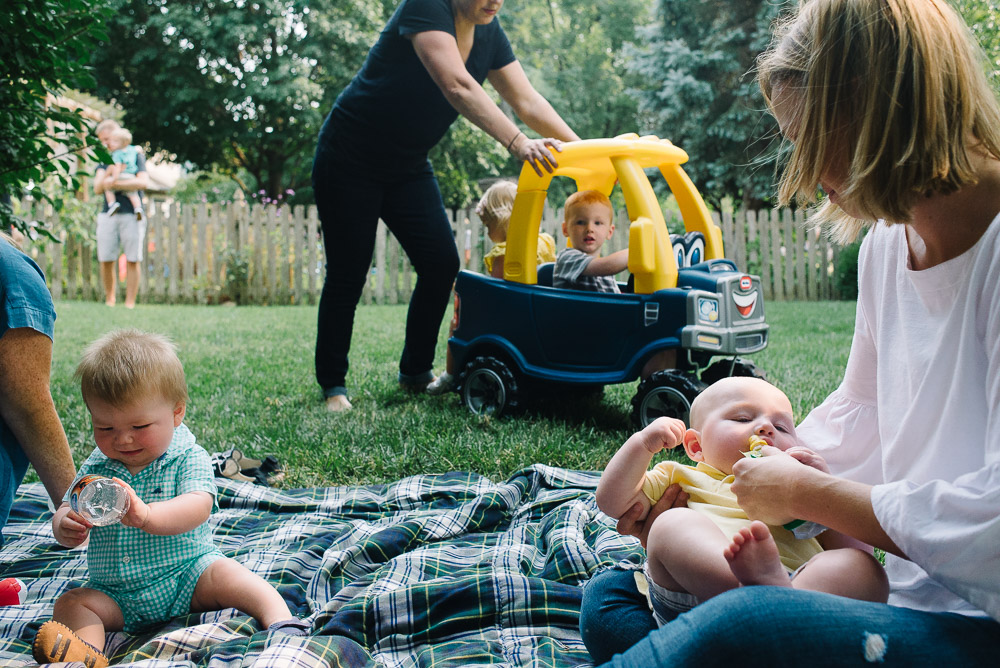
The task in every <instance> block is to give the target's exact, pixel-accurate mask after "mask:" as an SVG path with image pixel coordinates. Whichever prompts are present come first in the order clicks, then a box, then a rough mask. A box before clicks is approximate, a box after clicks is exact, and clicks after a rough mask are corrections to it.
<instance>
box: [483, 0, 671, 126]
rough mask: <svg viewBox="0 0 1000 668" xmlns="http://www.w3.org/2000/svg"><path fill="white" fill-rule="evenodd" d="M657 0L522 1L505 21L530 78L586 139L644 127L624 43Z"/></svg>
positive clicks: (510, 8)
mask: <svg viewBox="0 0 1000 668" xmlns="http://www.w3.org/2000/svg"><path fill="white" fill-rule="evenodd" d="M652 6H653V0H564V1H563V2H559V3H555V2H544V3H539V2H516V3H509V4H507V5H505V6H504V8H503V10H502V12H501V14H500V21H501V23H502V24H503V26H504V29H505V30H506V32H507V34H508V36H509V37H510V40H511V44H512V45H513V47H514V53H515V55H517V57H518V60H519V61H520V62H521V64H522V66H523V67H524V69H525V72H527V74H528V78H529V79H530V80H531V82H532V84H533V85H534V86H535V88H537V89H538V90H539V92H541V93H542V95H544V96H545V97H546V99H548V100H549V102H551V103H552V106H553V107H555V109H556V111H557V112H559V114H560V115H561V116H562V117H563V118H564V119H565V120H566V122H567V123H569V125H570V127H571V128H573V130H574V131H576V133H577V134H578V135H580V137H582V138H589V137H613V136H615V135H618V134H621V133H623V132H635V131H637V130H638V120H637V118H636V113H637V103H636V100H635V98H634V96H633V95H632V94H631V93H630V91H629V88H630V87H631V86H634V85H637V84H638V83H639V80H638V79H637V78H636V77H635V76H634V75H632V74H630V73H629V72H628V71H627V70H626V69H625V62H624V57H623V55H622V48H623V45H624V44H626V43H627V42H629V41H631V40H632V39H634V38H635V29H636V26H638V25H643V24H645V23H646V22H647V21H648V20H649V17H650V13H651V9H652Z"/></svg>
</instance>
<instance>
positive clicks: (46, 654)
mask: <svg viewBox="0 0 1000 668" xmlns="http://www.w3.org/2000/svg"><path fill="white" fill-rule="evenodd" d="M31 654H32V656H34V657H35V661H37V662H38V663H60V662H64V661H66V662H68V661H79V662H80V663H82V664H83V665H84V666H86V667H87V668H105V666H107V665H108V657H106V656H104V652H101V651H100V650H99V649H97V648H96V647H94V646H93V645H91V644H90V643H89V642H87V641H86V640H84V639H83V638H81V637H80V636H78V635H76V634H75V633H73V631H71V630H70V628H69V627H68V626H66V625H65V624H60V623H59V622H56V621H48V622H45V623H44V624H42V626H41V627H40V628H39V629H38V633H37V634H35V642H34V643H32V645H31Z"/></svg>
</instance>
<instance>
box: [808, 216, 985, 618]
mask: <svg viewBox="0 0 1000 668" xmlns="http://www.w3.org/2000/svg"><path fill="white" fill-rule="evenodd" d="M858 271H859V285H860V295H859V298H858V308H857V320H856V322H855V328H854V341H853V343H852V344H851V355H850V358H849V360H848V363H847V370H846V372H845V374H844V380H843V382H842V383H841V385H840V387H839V388H837V390H835V391H834V392H833V394H831V395H830V396H829V397H828V398H827V399H826V400H825V401H824V402H823V403H822V404H821V405H820V406H818V407H816V409H815V410H813V411H812V412H811V413H810V414H809V415H808V416H807V417H806V419H805V420H804V421H803V423H802V425H801V426H800V427H799V429H798V433H799V436H800V437H801V438H802V440H803V442H804V443H805V444H806V445H808V446H810V447H812V448H814V449H816V450H817V451H818V452H820V453H821V454H822V455H823V456H824V457H825V458H826V460H827V462H828V463H829V465H830V468H831V470H832V471H834V472H835V473H836V474H838V475H841V476H844V477H846V478H850V479H853V480H858V481H862V482H866V483H869V484H872V485H874V487H873V489H872V495H871V501H872V506H873V508H874V511H875V515H876V517H877V518H878V521H879V523H880V524H881V525H882V528H883V529H884V530H885V532H886V533H887V534H888V535H889V537H890V538H892V540H893V541H894V542H895V543H896V545H898V546H899V547H900V549H902V550H903V552H904V553H905V554H907V555H908V556H909V558H910V559H912V561H907V560H905V559H900V558H898V557H894V556H892V555H886V570H887V571H888V574H889V579H890V583H891V585H892V594H891V595H890V598H889V603H890V604H892V605H900V606H906V607H909V608H916V609H919V610H933V611H952V612H958V613H962V614H972V615H983V614H984V613H985V614H988V615H989V616H991V617H993V618H994V619H997V620H1000V216H998V217H997V218H995V219H994V220H993V222H992V223H991V225H990V227H989V229H988V230H987V231H986V233H985V234H984V235H983V236H982V238H981V239H980V240H979V242H978V243H977V244H976V245H975V246H973V247H972V248H970V249H969V250H968V251H966V252H965V253H963V254H962V255H960V256H959V257H956V258H953V259H951V260H949V261H948V262H945V263H943V264H940V265H937V266H935V267H931V268H930V269H926V270H923V271H913V270H912V269H910V268H909V253H908V250H907V244H906V234H905V228H904V226H903V225H893V226H885V225H881V224H880V225H878V226H876V228H875V229H873V230H872V231H871V232H870V233H869V235H868V237H867V238H866V239H865V241H864V242H863V243H862V246H861V254H860V258H859V269H858Z"/></svg>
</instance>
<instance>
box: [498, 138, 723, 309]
mask: <svg viewBox="0 0 1000 668" xmlns="http://www.w3.org/2000/svg"><path fill="white" fill-rule="evenodd" d="M556 159H557V160H558V162H559V166H558V167H557V168H556V169H555V170H554V171H553V172H552V173H548V172H543V174H542V175H541V176H539V175H538V174H536V173H535V171H534V169H532V168H531V166H530V165H528V164H527V163H526V164H525V165H524V166H523V167H522V169H521V174H520V177H519V179H518V183H517V197H516V198H515V200H514V209H513V211H512V212H511V217H510V222H509V224H508V226H507V254H506V259H505V262H504V278H505V279H506V280H508V281H515V282H518V283H525V284H534V283H536V282H537V280H538V279H537V271H536V267H535V254H536V245H537V239H538V228H539V224H540V222H541V218H542V210H543V208H544V206H545V197H546V194H547V192H548V188H549V185H550V184H551V182H552V178H553V177H555V176H566V177H569V178H571V179H573V180H574V181H575V182H576V185H577V190H599V191H600V192H603V193H604V194H606V195H610V194H611V190H612V189H613V188H614V186H615V183H619V184H620V185H621V188H622V194H623V195H624V197H625V206H626V209H627V210H628V214H629V219H630V220H631V221H632V224H631V225H630V229H629V270H630V271H631V272H632V273H633V274H634V275H635V277H636V283H635V287H636V292H638V293H650V292H653V291H655V290H660V289H663V288H668V287H674V286H676V285H677V262H676V260H674V259H673V253H672V252H671V251H670V247H671V246H670V235H669V233H668V232H667V227H666V223H665V221H664V219H663V212H662V211H661V210H660V204H659V200H658V199H657V198H656V194H655V193H654V192H653V187H652V185H651V184H650V183H649V179H648V178H647V177H646V174H645V171H644V170H645V169H648V168H653V167H655V168H658V169H659V170H660V173H661V174H662V175H663V177H664V178H665V179H666V181H667V184H668V185H669V186H670V189H671V191H672V192H673V194H674V197H675V198H676V200H677V204H678V207H679V208H680V211H681V216H682V218H683V219H684V227H685V229H686V231H688V232H692V231H698V232H701V233H702V234H703V235H704V237H705V259H707V260H712V259H716V258H722V257H724V252H723V248H722V231H721V230H720V229H719V227H718V226H717V225H715V223H714V222H712V218H711V215H710V214H709V212H708V207H706V206H705V202H704V200H703V199H702V198H701V195H700V194H699V193H698V190H697V189H696V188H695V187H694V184H693V183H692V182H691V179H690V178H688V176H687V174H686V173H685V172H684V170H683V169H682V168H681V164H683V163H684V162H687V159H688V155H687V153H685V152H684V151H683V150H681V149H680V148H678V147H676V146H674V145H673V144H672V143H671V142H670V141H669V140H667V139H660V138H658V137H655V136H651V135H650V136H645V137H640V136H639V135H637V134H634V133H633V134H625V135H620V136H618V137H614V138H606V139H584V140H581V141H575V142H567V143H565V144H563V146H562V151H561V152H560V153H558V154H556ZM633 256H634V257H633Z"/></svg>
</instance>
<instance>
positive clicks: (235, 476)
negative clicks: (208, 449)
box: [212, 452, 257, 482]
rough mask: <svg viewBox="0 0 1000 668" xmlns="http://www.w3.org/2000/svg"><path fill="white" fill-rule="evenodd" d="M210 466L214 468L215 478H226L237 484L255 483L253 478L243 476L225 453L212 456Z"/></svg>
mask: <svg viewBox="0 0 1000 668" xmlns="http://www.w3.org/2000/svg"><path fill="white" fill-rule="evenodd" d="M212 466H213V467H214V468H215V477H216V478H226V479H227V480H236V481H239V482H257V481H256V480H255V479H254V478H251V477H249V476H246V475H243V473H242V472H241V471H240V465H239V464H237V463H236V460H235V459H233V458H232V457H228V456H227V453H225V452H216V453H215V454H213V455H212Z"/></svg>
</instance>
